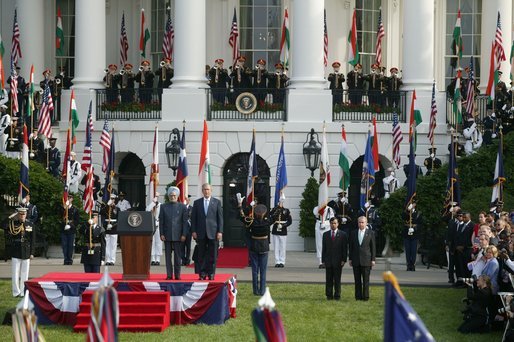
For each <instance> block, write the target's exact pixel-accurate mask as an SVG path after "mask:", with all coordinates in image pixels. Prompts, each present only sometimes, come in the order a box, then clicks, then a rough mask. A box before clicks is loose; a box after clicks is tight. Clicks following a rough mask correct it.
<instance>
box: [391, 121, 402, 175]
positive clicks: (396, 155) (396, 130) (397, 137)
mask: <svg viewBox="0 0 514 342" xmlns="http://www.w3.org/2000/svg"><path fill="white" fill-rule="evenodd" d="M402 141H403V135H402V130H401V129H400V123H399V121H398V113H396V112H395V113H393V161H394V163H395V164H396V168H399V167H400V164H401V161H402V159H401V156H400V143H401V142H402Z"/></svg>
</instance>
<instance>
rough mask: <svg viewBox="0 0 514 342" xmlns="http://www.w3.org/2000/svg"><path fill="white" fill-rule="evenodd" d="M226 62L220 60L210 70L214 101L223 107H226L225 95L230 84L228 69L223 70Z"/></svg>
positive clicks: (210, 83) (210, 84)
mask: <svg viewBox="0 0 514 342" xmlns="http://www.w3.org/2000/svg"><path fill="white" fill-rule="evenodd" d="M224 62H225V61H224V60H223V59H222V58H218V59H217V60H215V61H214V66H213V67H212V68H211V69H210V70H209V86H210V87H211V89H212V97H213V99H214V101H216V102H217V103H219V104H221V105H225V95H226V93H227V85H228V82H229V77H228V72H227V69H223V63H224Z"/></svg>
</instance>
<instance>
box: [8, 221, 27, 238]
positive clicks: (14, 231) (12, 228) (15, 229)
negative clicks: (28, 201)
mask: <svg viewBox="0 0 514 342" xmlns="http://www.w3.org/2000/svg"><path fill="white" fill-rule="evenodd" d="M24 231H25V223H24V222H21V224H20V225H19V226H18V227H16V226H15V225H14V220H11V221H9V233H11V235H18V234H20V233H23V232H24Z"/></svg>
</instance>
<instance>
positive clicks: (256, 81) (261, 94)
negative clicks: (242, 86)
mask: <svg viewBox="0 0 514 342" xmlns="http://www.w3.org/2000/svg"><path fill="white" fill-rule="evenodd" d="M267 78H268V72H267V70H266V61H265V60H264V59H259V60H258V61H257V65H256V66H255V70H253V71H252V80H253V82H252V86H253V89H254V95H255V97H256V98H257V102H258V103H259V106H263V105H264V101H266V88H267V87H268V85H267Z"/></svg>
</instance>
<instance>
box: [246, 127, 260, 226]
mask: <svg viewBox="0 0 514 342" xmlns="http://www.w3.org/2000/svg"><path fill="white" fill-rule="evenodd" d="M258 176H259V168H258V165H257V152H256V151H255V128H254V129H253V130H252V145H251V147H250V157H249V159H248V177H247V179H246V203H247V204H248V205H250V206H251V209H250V217H251V218H253V206H252V202H254V201H255V178H257V177H258Z"/></svg>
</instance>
